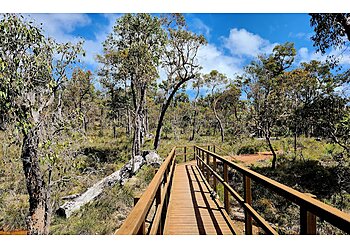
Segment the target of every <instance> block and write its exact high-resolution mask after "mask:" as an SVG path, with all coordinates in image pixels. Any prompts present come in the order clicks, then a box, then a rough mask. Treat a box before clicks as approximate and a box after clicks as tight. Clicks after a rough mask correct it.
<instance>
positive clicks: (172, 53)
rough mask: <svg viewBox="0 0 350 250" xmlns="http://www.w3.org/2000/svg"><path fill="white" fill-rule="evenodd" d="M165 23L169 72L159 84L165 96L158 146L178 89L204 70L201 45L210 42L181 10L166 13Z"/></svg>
mask: <svg viewBox="0 0 350 250" xmlns="http://www.w3.org/2000/svg"><path fill="white" fill-rule="evenodd" d="M163 27H164V28H165V29H166V34H167V43H166V46H165V50H164V52H163V56H162V58H161V60H162V64H161V66H162V69H163V70H164V71H165V72H166V80H164V81H162V83H161V84H160V86H159V87H160V88H161V89H162V90H163V91H164V94H165V95H164V96H165V97H164V100H163V103H162V106H161V110H160V114H159V118H158V125H157V129H156V135H155V139H154V144H153V145H154V149H157V148H158V146H159V143H160V135H161V130H162V126H163V120H164V117H165V114H166V111H167V110H168V108H169V105H170V104H171V102H172V100H173V98H174V96H175V94H176V92H177V91H178V90H179V89H181V88H183V87H185V85H186V83H187V82H189V81H190V80H192V79H194V78H195V76H196V75H197V73H198V72H199V70H200V65H199V63H198V61H197V54H198V50H199V48H200V47H201V46H202V45H204V44H206V40H205V38H204V36H203V35H197V34H195V33H193V32H191V31H189V30H188V28H187V26H186V22H185V19H184V17H183V16H182V15H180V14H176V15H171V16H167V17H164V18H163Z"/></svg>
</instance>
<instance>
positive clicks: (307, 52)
mask: <svg viewBox="0 0 350 250" xmlns="http://www.w3.org/2000/svg"><path fill="white" fill-rule="evenodd" d="M29 15H30V16H31V17H32V18H34V19H35V20H36V21H37V22H38V23H43V29H44V31H45V32H46V34H47V35H48V36H51V37H54V38H55V39H56V40H57V41H59V42H67V41H73V42H75V41H78V40H79V39H81V38H83V39H85V44H84V47H85V50H86V54H87V56H86V58H83V62H84V67H85V68H86V69H90V70H92V71H95V70H96V69H97V68H98V63H97V62H96V60H95V56H96V55H97V54H99V53H101V52H102V42H103V41H104V40H105V39H106V37H107V35H108V34H109V33H110V32H111V31H112V28H113V25H114V23H115V20H116V18H118V17H119V16H120V15H121V14H29ZM185 18H186V21H187V23H188V26H189V28H190V29H191V30H192V31H194V32H196V33H198V34H203V35H204V36H205V37H206V39H207V40H208V45H206V46H205V47H202V48H201V49H200V51H199V53H198V59H199V62H200V64H201V65H202V66H203V69H202V72H203V73H208V72H210V71H211V70H212V69H216V70H219V71H221V72H223V73H225V74H226V75H227V76H228V77H234V76H235V75H236V74H240V73H242V70H243V67H244V66H245V65H247V64H248V63H249V62H250V61H251V60H254V58H255V57H256V56H257V55H258V54H261V53H266V54H269V53H271V51H272V49H273V47H274V46H275V45H277V44H282V43H285V42H287V41H290V42H294V43H295V47H296V50H297V57H296V60H295V65H298V64H299V63H300V62H302V61H310V60H311V59H319V60H324V59H325V57H326V56H325V55H319V54H316V53H315V48H313V46H312V41H311V40H310V37H311V36H312V34H313V29H312V28H311V27H310V23H309V21H310V18H309V16H308V15H307V14H221V13H219V14H185ZM329 53H330V54H334V55H338V54H340V52H339V51H335V50H330V51H329ZM341 63H342V64H343V65H344V66H345V67H348V66H349V65H350V57H349V56H348V55H346V56H344V57H343V58H341Z"/></svg>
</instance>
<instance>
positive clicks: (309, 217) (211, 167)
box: [194, 146, 350, 234]
mask: <svg viewBox="0 0 350 250" xmlns="http://www.w3.org/2000/svg"><path fill="white" fill-rule="evenodd" d="M194 149H195V157H196V161H197V166H199V168H200V170H201V171H202V172H203V174H204V176H205V177H206V179H207V181H208V183H210V181H209V180H210V178H212V179H213V184H212V185H213V187H212V188H213V190H214V191H215V192H216V191H217V181H219V182H220V183H221V184H222V185H223V187H224V207H225V210H226V211H227V212H228V213H229V211H230V201H229V194H230V195H232V196H233V197H234V198H235V199H236V201H238V203H239V204H240V205H241V206H242V207H243V209H244V211H245V233H246V234H252V219H254V220H255V222H256V223H257V224H258V225H259V226H260V227H261V228H262V229H263V230H264V231H265V232H266V233H267V234H277V232H276V230H275V229H273V228H272V227H271V225H270V224H269V223H268V222H267V221H266V220H265V219H264V218H263V217H262V216H261V215H260V214H259V213H258V212H257V211H256V210H255V209H254V208H253V207H252V188H251V180H253V181H255V182H256V183H257V184H261V185H263V186H264V187H265V188H268V189H270V190H271V191H273V192H275V193H276V194H278V195H280V196H282V197H284V198H286V199H287V200H289V201H291V202H292V203H294V204H296V205H298V206H299V207H300V234H316V216H317V217H319V218H321V219H323V220H325V221H327V222H329V223H331V224H332V225H333V226H335V227H337V228H339V229H341V230H343V231H344V232H346V233H348V234H349V233H350V215H349V214H346V213H344V212H342V211H340V210H338V209H336V208H334V207H332V206H329V205H327V204H325V203H323V202H321V201H318V200H316V199H314V198H312V197H310V196H308V195H307V194H304V193H301V192H299V191H296V190H294V189H292V188H290V187H288V186H285V185H283V184H281V183H279V182H277V181H274V180H272V179H270V178H268V177H266V176H263V175H261V174H258V173H256V172H254V171H252V170H250V169H248V168H245V167H242V166H239V165H237V164H235V163H233V162H231V161H229V160H227V159H225V158H223V157H222V156H220V155H218V154H216V153H215V152H211V151H209V150H206V149H204V148H202V147H198V146H194ZM210 158H212V161H210ZM218 162H221V163H222V165H223V177H221V176H220V175H219V174H218V172H217V166H218ZM229 168H231V169H234V170H236V171H238V172H239V173H241V174H242V175H243V187H244V197H241V196H240V195H239V194H238V193H237V192H236V191H235V190H234V189H233V188H232V187H231V186H230V185H229V183H228V171H229Z"/></svg>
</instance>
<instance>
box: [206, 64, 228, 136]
mask: <svg viewBox="0 0 350 250" xmlns="http://www.w3.org/2000/svg"><path fill="white" fill-rule="evenodd" d="M203 78H204V82H205V84H206V86H207V87H208V88H209V89H211V96H210V100H211V108H212V111H213V113H214V115H215V119H216V120H217V122H218V124H219V128H220V134H221V141H222V142H224V139H225V135H224V125H223V122H222V119H220V117H219V115H218V112H217V103H218V101H219V100H220V98H221V97H222V95H221V92H222V90H223V89H226V88H227V85H228V84H229V81H230V80H229V79H228V78H227V76H226V75H224V74H222V73H220V72H219V71H217V70H212V71H211V72H210V73H209V74H206V75H204V76H203Z"/></svg>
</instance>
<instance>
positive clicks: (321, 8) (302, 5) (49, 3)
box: [0, 0, 350, 13]
mask: <svg viewBox="0 0 350 250" xmlns="http://www.w3.org/2000/svg"><path fill="white" fill-rule="evenodd" d="M0 12H2V13H8V12H13V13H50V12H54V13H130V12H131V13H134V12H147V13H166V12H179V13H223V12H224V13H310V12H314V13H315V12H318V13H324V12H341V13H344V12H350V1H348V0H57V1H56V0H2V1H1V3H0Z"/></svg>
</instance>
